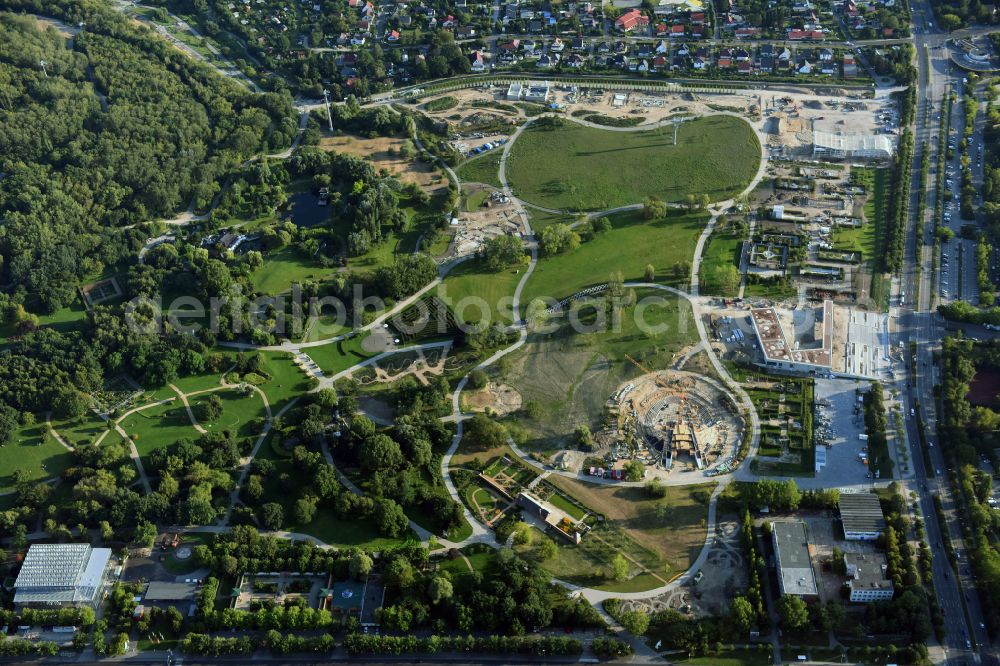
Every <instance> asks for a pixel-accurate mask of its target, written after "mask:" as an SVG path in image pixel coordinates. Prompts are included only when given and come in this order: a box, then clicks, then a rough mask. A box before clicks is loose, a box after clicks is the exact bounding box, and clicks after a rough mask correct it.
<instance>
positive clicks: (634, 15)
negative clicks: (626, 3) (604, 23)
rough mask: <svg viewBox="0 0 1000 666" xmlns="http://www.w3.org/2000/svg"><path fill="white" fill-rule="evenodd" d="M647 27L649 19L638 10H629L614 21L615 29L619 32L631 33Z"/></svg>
mask: <svg viewBox="0 0 1000 666" xmlns="http://www.w3.org/2000/svg"><path fill="white" fill-rule="evenodd" d="M648 25H649V18H647V17H646V16H645V15H644V14H643V13H642V11H641V10H639V9H630V10H628V11H627V12H625V13H624V14H622V15H621V16H619V17H618V19H617V20H615V29H616V30H619V31H621V32H632V31H633V30H635V29H636V28H639V29H642V28H645V27H646V26H648Z"/></svg>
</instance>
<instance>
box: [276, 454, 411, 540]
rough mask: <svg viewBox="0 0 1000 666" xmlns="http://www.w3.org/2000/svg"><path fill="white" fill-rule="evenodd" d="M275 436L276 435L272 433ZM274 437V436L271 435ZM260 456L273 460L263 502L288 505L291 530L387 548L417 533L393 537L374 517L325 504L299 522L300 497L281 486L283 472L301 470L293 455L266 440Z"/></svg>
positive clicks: (287, 511)
mask: <svg viewBox="0 0 1000 666" xmlns="http://www.w3.org/2000/svg"><path fill="white" fill-rule="evenodd" d="M272 437H273V436H272ZM269 439H271V438H269ZM257 457H258V458H262V459H266V460H270V461H272V462H273V463H274V474H272V475H270V476H268V477H266V478H264V480H263V481H264V496H263V497H262V498H261V504H264V503H267V502H278V503H279V504H281V505H282V506H284V508H285V523H286V524H285V529H287V530H289V531H291V532H302V533H303V534H311V535H312V536H314V537H316V538H317V539H322V540H323V541H325V542H326V543H328V544H330V545H332V546H336V547H338V548H349V547H351V546H358V547H359V548H364V549H367V550H384V549H386V548H392V547H394V546H398V545H400V544H401V543H402V542H403V541H405V540H406V539H405V537H410V536H415V535H412V534H406V535H404V538H399V539H391V538H387V537H383V536H382V535H381V534H379V532H378V529H377V528H376V526H375V523H374V521H372V520H371V519H370V518H366V519H359V518H351V519H349V520H342V519H340V518H338V517H337V516H336V515H335V514H334V513H333V510H332V509H331V508H329V507H325V506H323V505H322V504H321V505H320V506H319V507H318V508H317V511H316V517H315V519H313V521H312V522H311V523H309V524H308V525H298V524H295V523H294V521H293V518H292V516H293V515H294V514H293V507H294V506H295V500H296V499H297V497H295V496H294V495H290V494H289V493H287V492H285V491H284V489H283V488H282V486H281V482H280V477H281V475H282V474H289V475H291V476H293V477H294V476H295V475H296V474H297V473H298V471H297V470H296V469H295V468H294V463H292V459H291V458H290V457H287V456H282V455H279V454H278V452H277V451H275V450H274V447H273V446H270V445H269V444H268V443H265V445H264V446H262V447H260V451H259V452H258V454H257Z"/></svg>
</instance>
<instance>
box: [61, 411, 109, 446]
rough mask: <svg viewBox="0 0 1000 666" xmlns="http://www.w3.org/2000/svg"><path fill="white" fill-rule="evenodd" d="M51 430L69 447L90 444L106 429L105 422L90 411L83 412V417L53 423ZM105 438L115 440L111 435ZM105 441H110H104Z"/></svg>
mask: <svg viewBox="0 0 1000 666" xmlns="http://www.w3.org/2000/svg"><path fill="white" fill-rule="evenodd" d="M52 428H53V429H54V430H55V431H56V432H57V433H59V436H60V437H62V438H63V439H64V440H65V441H66V443H67V444H69V445H70V446H80V445H83V444H90V443H92V442H93V441H94V440H96V439H97V438H98V437H100V436H101V433H103V432H105V431H106V430H107V429H108V428H107V425H105V422H104V421H102V420H101V419H100V418H98V416H97V415H96V414H94V413H93V412H91V411H87V412H84V414H83V416H81V417H79V418H76V419H70V420H67V421H53V422H52ZM107 437H114V438H117V435H115V434H114V433H112V434H111V435H107ZM105 441H111V440H107V439H105Z"/></svg>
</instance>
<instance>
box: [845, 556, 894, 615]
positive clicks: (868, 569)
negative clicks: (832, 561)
mask: <svg viewBox="0 0 1000 666" xmlns="http://www.w3.org/2000/svg"><path fill="white" fill-rule="evenodd" d="M844 565H845V566H846V567H847V575H848V577H849V578H850V580H848V581H847V586H848V587H849V588H850V590H851V597H850V599H851V601H852V602H854V603H870V602H872V601H887V600H889V599H892V595H893V593H894V592H895V590H894V589H893V587H892V581H891V580H889V579H888V578H887V577H886V568H887V564H886V559H885V555H882V554H881V553H844Z"/></svg>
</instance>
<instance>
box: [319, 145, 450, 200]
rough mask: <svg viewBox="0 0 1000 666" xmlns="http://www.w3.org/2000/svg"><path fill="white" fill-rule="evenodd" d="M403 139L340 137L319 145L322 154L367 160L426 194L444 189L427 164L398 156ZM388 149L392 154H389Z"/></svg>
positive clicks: (445, 184)
mask: <svg viewBox="0 0 1000 666" xmlns="http://www.w3.org/2000/svg"><path fill="white" fill-rule="evenodd" d="M405 141H406V139H400V138H395V137H376V138H374V139H365V138H362V137H359V136H350V135H346V134H345V135H341V136H324V137H323V138H322V139H320V141H319V147H320V148H321V149H323V150H335V151H337V152H339V153H347V154H348V155H356V156H358V157H363V158H365V159H366V160H370V161H371V162H372V163H374V164H375V166H376V167H378V168H379V169H386V170H388V171H389V173H391V174H393V175H395V176H398V177H399V179H400V180H402V181H403V182H407V183H416V184H417V185H419V186H420V187H422V188H424V189H426V190H427V191H428V192H430V191H433V190H435V189H437V188H439V187H446V186H447V180H445V179H444V178H443V177H442V176H441V174H439V173H438V172H437V171H436V170H435V169H434V167H432V166H431V165H430V164H428V163H427V162H421V161H418V160H410V159H406V158H405V157H402V156H400V155H399V154H398V151H399V149H400V147H402V145H403V143H404V142H405ZM390 148H391V149H392V151H393V152H394V153H395V154H393V153H390V152H389V150H390Z"/></svg>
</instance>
